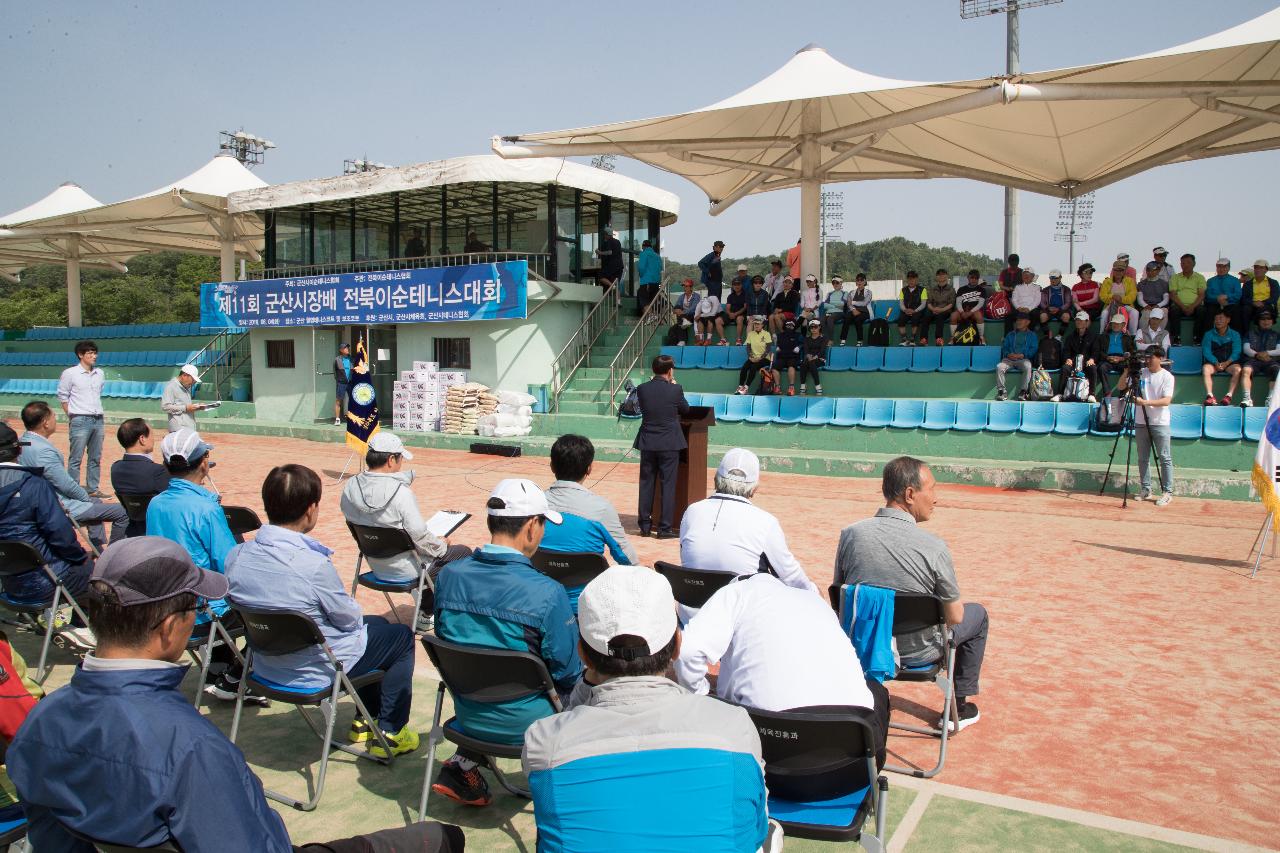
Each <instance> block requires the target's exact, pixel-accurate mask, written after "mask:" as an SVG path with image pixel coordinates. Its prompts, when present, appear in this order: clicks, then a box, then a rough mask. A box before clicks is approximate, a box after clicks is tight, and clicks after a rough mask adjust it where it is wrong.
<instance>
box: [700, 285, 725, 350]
mask: <svg viewBox="0 0 1280 853" xmlns="http://www.w3.org/2000/svg"><path fill="white" fill-rule="evenodd" d="M693 322H694V326H695V328H694V330H693V332H694V337H695V339H696V343H699V344H701V345H703V346H710V345H711V333H712V331H714V332H715V333H716V337H717V338H719V339H720V346H727V345H728V343H729V342H728V341H726V340H725V339H724V310H723V309H722V308H721V307H720V298H719V297H718V296H713V295H711V294H710V293H707V294H704V295H703V297H702V298H701V299H699V300H698V304H697V306H696V307H695V308H694V309H693Z"/></svg>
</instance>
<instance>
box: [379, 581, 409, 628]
mask: <svg viewBox="0 0 1280 853" xmlns="http://www.w3.org/2000/svg"><path fill="white" fill-rule="evenodd" d="M382 597H383V598H385V599H386V600H387V610H388V611H390V612H391V618H392V619H394V620H396V624H397V625H403V624H404V623H403V622H401V621H400V614H398V613H396V605H395V602H393V601H392V600H391V593H389V592H387V591H386V590H383V592H382Z"/></svg>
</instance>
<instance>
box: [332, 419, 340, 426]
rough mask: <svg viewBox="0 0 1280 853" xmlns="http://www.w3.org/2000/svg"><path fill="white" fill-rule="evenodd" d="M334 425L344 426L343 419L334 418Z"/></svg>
mask: <svg viewBox="0 0 1280 853" xmlns="http://www.w3.org/2000/svg"><path fill="white" fill-rule="evenodd" d="M333 425H334V426H342V419H341V418H334V419H333Z"/></svg>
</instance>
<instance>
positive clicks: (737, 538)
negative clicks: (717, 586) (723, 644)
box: [680, 447, 818, 621]
mask: <svg viewBox="0 0 1280 853" xmlns="http://www.w3.org/2000/svg"><path fill="white" fill-rule="evenodd" d="M715 487H716V493H715V494H714V495H712V496H711V497H709V498H704V499H703V500H700V501H698V502H697V503H694V504H691V505H690V506H689V508H688V509H686V510H685V513H684V518H683V519H681V521H680V563H681V564H682V565H684V566H687V567H688V568H691V569H699V570H701V571H707V572H729V573H732V574H735V575H753V574H755V573H756V572H769V573H771V574H774V575H777V576H778V577H779V578H781V579H782V582H783V583H785V584H787V585H788V586H794V587H796V588H797V589H806V590H809V591H810V592H812V593H815V594H816V593H817V592H818V588H817V587H816V586H814V585H813V581H811V580H809V576H808V575H806V574H805V573H804V569H803V568H801V567H800V563H799V561H798V560H796V558H795V555H794V554H792V553H791V549H790V548H789V547H787V537H786V535H785V534H784V533H783V532H782V525H781V524H779V523H778V519H777V518H775V517H774V516H773V515H771V514H769V513H768V512H766V511H765V510H763V509H761V508H760V507H758V506H755V505H754V504H752V503H751V498H752V497H754V496H755V494H756V491H757V490H758V489H759V487H760V460H759V458H758V457H757V456H756V455H755V454H754V453H752V452H751V451H750V450H747V449H745V448H742V447H735V448H733V449H731V450H730V451H729V452H728V453H726V454H725V455H724V458H723V459H721V460H720V465H719V467H718V468H716V478H715ZM681 613H682V614H683V616H684V618H685V619H686V621H687V617H688V616H689V615H691V611H688V610H687V609H686V608H684V607H683V606H682V607H681Z"/></svg>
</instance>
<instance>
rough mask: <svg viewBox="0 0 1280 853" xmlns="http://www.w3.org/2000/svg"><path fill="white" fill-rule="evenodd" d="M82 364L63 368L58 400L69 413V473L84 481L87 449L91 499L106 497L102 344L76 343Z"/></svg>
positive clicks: (87, 483)
mask: <svg viewBox="0 0 1280 853" xmlns="http://www.w3.org/2000/svg"><path fill="white" fill-rule="evenodd" d="M76 358H77V359H79V363H77V364H75V365H73V366H71V367H68V368H67V369H66V370H64V371H62V376H61V377H60V378H59V379H58V400H59V401H60V402H61V403H62V411H63V412H64V413H66V416H67V438H68V440H69V441H70V443H71V447H70V450H69V452H68V453H67V474H68V475H70V477H71V479H72V480H74V481H75V482H76V483H79V482H80V461H81V459H83V458H84V456H85V453H86V451H87V452H88V456H89V464H88V466H87V467H86V468H85V472H84V490H85V491H86V492H88V493H89V497H91V498H102V497H106V495H104V494H103V493H102V492H101V491H100V490H99V489H98V483H99V482H100V480H101V477H102V436H103V427H102V384H103V382H104V381H105V380H106V374H104V373H103V372H102V368H100V367H98V345H97V344H96V343H94V342H93V341H80V343H78V344H76Z"/></svg>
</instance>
